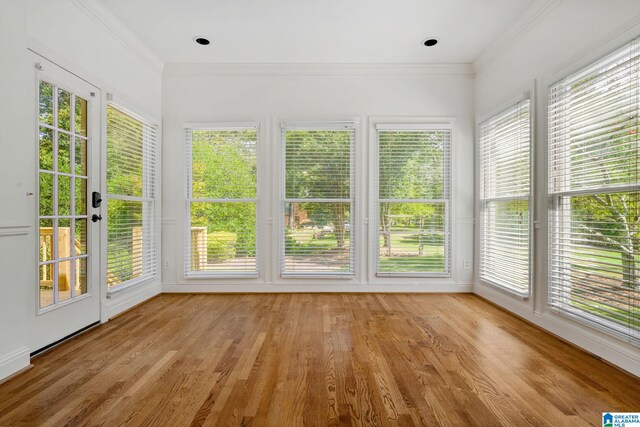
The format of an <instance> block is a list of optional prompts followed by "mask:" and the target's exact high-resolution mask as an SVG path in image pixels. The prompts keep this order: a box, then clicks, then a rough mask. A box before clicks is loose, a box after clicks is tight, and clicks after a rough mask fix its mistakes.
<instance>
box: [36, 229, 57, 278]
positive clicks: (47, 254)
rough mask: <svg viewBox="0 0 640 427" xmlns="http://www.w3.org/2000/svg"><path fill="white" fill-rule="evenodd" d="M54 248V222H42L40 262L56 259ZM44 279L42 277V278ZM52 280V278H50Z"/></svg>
mask: <svg viewBox="0 0 640 427" xmlns="http://www.w3.org/2000/svg"><path fill="white" fill-rule="evenodd" d="M53 251H54V247H53V220H52V219H41V220H40V251H39V252H40V261H42V262H44V261H51V260H52V259H54V258H55V253H54V252H53ZM40 278H41V279H42V277H40ZM49 280H51V277H49Z"/></svg>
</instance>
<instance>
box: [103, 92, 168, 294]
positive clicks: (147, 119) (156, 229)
mask: <svg viewBox="0 0 640 427" xmlns="http://www.w3.org/2000/svg"><path fill="white" fill-rule="evenodd" d="M103 105H104V110H103V117H104V123H105V125H104V133H103V135H104V141H105V142H104V145H103V147H102V163H103V164H102V170H103V171H104V172H103V174H104V175H103V177H104V179H103V180H102V181H103V185H102V195H103V202H102V203H103V206H104V212H109V199H110V198H111V199H117V200H132V201H141V202H143V217H144V218H143V229H144V227H145V223H146V224H148V227H149V229H150V230H152V236H151V239H152V242H151V243H150V246H151V247H152V248H153V249H152V250H153V254H152V256H153V262H152V264H153V272H152V273H148V274H145V275H142V276H140V277H136V278H135V279H131V280H127V281H125V282H122V283H119V284H117V285H114V286H111V287H109V286H108V285H107V243H108V241H107V239H108V219H109V218H108V217H107V224H105V227H103V230H102V237H103V242H104V244H103V247H102V254H101V263H102V265H103V266H104V267H103V276H104V287H105V288H106V294H107V296H110V295H112V294H116V293H118V292H120V291H123V290H126V289H129V288H132V287H137V286H139V285H142V284H145V283H148V282H151V281H153V280H155V279H157V278H158V277H160V257H161V253H160V247H161V241H160V239H159V238H158V236H159V235H160V223H159V217H160V215H159V206H160V203H161V197H160V193H161V182H162V181H161V168H159V167H158V166H159V165H162V155H161V152H162V149H161V147H162V144H161V140H162V128H161V126H160V120H159V119H157V118H155V117H153V116H150V115H147V114H145V113H140V112H137V110H138V109H137V108H136V107H132V106H130V104H129V102H128V101H127V100H125V99H122V98H120V97H118V96H116V95H114V94H111V93H107V100H106V103H105V104H103ZM108 106H110V107H113V108H116V109H117V110H119V111H121V112H123V113H125V114H127V115H129V116H131V117H133V118H134V119H136V120H139V121H141V122H142V123H144V124H145V125H147V126H151V127H154V128H155V132H156V134H155V140H154V141H153V142H154V145H155V147H154V149H155V164H154V165H153V167H154V169H155V170H154V172H155V179H154V180H153V182H151V181H150V180H149V176H148V175H147V176H143V182H144V185H143V193H144V192H145V191H147V189H148V185H153V197H147V196H145V195H144V194H143V196H142V197H130V196H117V195H116V196H114V195H109V194H108V193H107V177H106V173H107V172H106V171H107V107H108ZM144 202H152V208H151V212H147V213H145V212H144ZM145 247H148V246H146V245H143V249H144V248H145ZM143 257H144V253H143Z"/></svg>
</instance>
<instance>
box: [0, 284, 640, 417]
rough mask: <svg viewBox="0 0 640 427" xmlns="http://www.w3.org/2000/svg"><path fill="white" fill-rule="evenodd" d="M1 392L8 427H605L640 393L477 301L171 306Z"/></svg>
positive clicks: (237, 299) (103, 335)
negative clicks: (604, 419)
mask: <svg viewBox="0 0 640 427" xmlns="http://www.w3.org/2000/svg"><path fill="white" fill-rule="evenodd" d="M33 363H34V365H35V366H34V368H33V369H31V370H29V371H27V372H25V373H23V374H21V375H19V376H17V377H16V378H14V379H12V380H10V381H8V382H6V383H4V384H2V385H0V425H1V426H13V425H21V426H22V425H47V426H48V425H51V426H53V425H105V426H119V425H124V424H128V425H154V426H171V427H173V426H183V425H184V426H188V425H231V426H240V425H252V426H289V425H291V426H302V425H306V426H324V425H381V426H385V425H397V426H411V425H427V426H439V425H452V426H473V425H478V426H492V425H508V426H524V425H549V426H579V425H598V426H599V425H601V413H602V412H603V411H639V410H640V381H639V380H638V379H637V378H634V377H632V376H629V375H626V374H624V373H623V372H621V371H618V370H616V369H615V368H613V367H611V366H609V365H607V364H605V363H603V362H601V361H599V360H597V359H596V358H594V357H591V356H589V355H588V354H586V353H584V352H582V351H580V350H578V349H576V348H574V347H572V346H570V345H568V344H566V343H564V342H562V341H560V340H558V339H556V338H554V337H552V336H550V335H548V334H546V333H544V332H542V331H540V330H538V329H536V328H534V327H532V326H531V325H529V324H527V323H525V322H523V321H521V320H519V319H517V318H516V317H513V316H512V315H510V314H508V313H506V312H504V311H502V310H500V309H498V308H496V307H494V306H492V305H490V304H489V303H487V302H485V301H483V300H481V299H479V298H478V297H476V296H473V295H407V294H265V295H202V294H201V295H162V296H159V297H157V298H155V299H153V300H151V301H149V302H147V303H146V304H144V305H142V306H140V307H138V308H136V309H134V310H132V311H130V312H128V313H126V314H124V315H122V316H120V317H118V318H116V319H114V320H112V321H110V322H108V323H106V324H104V325H102V326H100V327H98V328H96V329H94V330H92V331H90V332H88V333H87V334H85V335H83V336H81V337H78V338H76V339H74V340H72V341H70V342H68V343H65V344H64V345H62V346H60V347H57V348H55V349H53V350H52V351H50V352H49V353H47V354H45V355H42V356H40V357H38V358H36V359H34V361H33Z"/></svg>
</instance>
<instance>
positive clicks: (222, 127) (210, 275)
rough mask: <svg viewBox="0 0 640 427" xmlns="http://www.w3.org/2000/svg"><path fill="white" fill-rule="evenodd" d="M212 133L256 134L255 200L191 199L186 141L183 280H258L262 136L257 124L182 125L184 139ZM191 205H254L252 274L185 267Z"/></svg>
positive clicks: (188, 258)
mask: <svg viewBox="0 0 640 427" xmlns="http://www.w3.org/2000/svg"><path fill="white" fill-rule="evenodd" d="M193 130H212V131H234V130H256V131H257V137H256V197H254V198H240V199H218V198H193V197H191V184H192V160H193V157H192V156H193V152H192V147H191V143H190V142H189V140H187V139H185V186H184V191H185V193H184V197H185V205H184V210H183V212H184V239H183V241H184V245H185V246H184V250H183V261H184V262H183V266H182V272H183V274H184V278H185V279H257V278H259V277H260V275H261V265H262V256H261V248H262V234H261V226H260V221H259V217H260V190H261V185H262V184H261V182H260V181H261V173H262V172H261V169H262V166H261V164H262V155H261V152H262V148H261V147H262V143H261V139H262V135H261V133H262V132H261V128H260V123H259V122H224V123H215V122H214V123H184V124H183V132H184V135H185V137H186V134H187V132H188V131H193ZM193 202H213V203H229V202H248V203H255V205H256V209H255V212H256V216H255V224H256V270H255V272H242V271H239V272H230V271H224V272H215V271H191V270H189V268H188V267H187V266H189V265H190V264H191V203H193Z"/></svg>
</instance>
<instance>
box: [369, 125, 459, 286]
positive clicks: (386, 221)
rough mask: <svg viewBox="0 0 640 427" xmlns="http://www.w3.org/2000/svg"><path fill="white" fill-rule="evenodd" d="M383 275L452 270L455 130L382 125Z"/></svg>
mask: <svg viewBox="0 0 640 427" xmlns="http://www.w3.org/2000/svg"><path fill="white" fill-rule="evenodd" d="M377 133H378V179H377V186H378V191H377V193H378V194H377V196H378V197H377V210H378V212H377V213H378V215H377V216H378V221H379V227H378V233H377V236H376V239H377V243H376V244H377V246H378V257H377V258H378V259H377V275H379V276H394V275H395V276H399V275H408V276H411V275H420V276H445V277H446V276H449V274H450V267H449V266H450V261H449V260H450V249H449V248H450V233H449V197H450V190H449V182H450V158H449V153H450V149H451V130H450V129H438V128H424V126H422V128H420V127H419V126H418V127H416V126H411V125H406V126H402V125H400V126H394V125H378V126H377Z"/></svg>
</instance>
